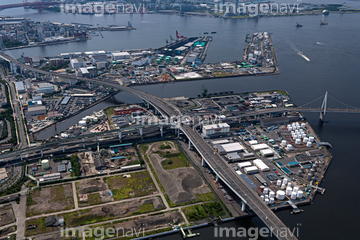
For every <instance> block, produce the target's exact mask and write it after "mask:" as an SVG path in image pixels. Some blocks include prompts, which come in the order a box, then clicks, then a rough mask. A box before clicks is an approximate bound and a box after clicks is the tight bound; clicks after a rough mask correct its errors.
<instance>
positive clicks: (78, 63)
mask: <svg viewBox="0 0 360 240" xmlns="http://www.w3.org/2000/svg"><path fill="white" fill-rule="evenodd" d="M70 65H71V67H72V68H73V69H77V68H81V67H86V64H85V61H84V59H82V58H73V59H71V60H70Z"/></svg>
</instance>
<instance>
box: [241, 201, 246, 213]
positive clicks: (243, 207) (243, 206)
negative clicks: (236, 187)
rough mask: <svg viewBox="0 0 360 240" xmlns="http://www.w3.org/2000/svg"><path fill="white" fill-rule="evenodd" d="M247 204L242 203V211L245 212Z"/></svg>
mask: <svg viewBox="0 0 360 240" xmlns="http://www.w3.org/2000/svg"><path fill="white" fill-rule="evenodd" d="M245 206H246V205H245V203H244V202H241V211H243V212H245Z"/></svg>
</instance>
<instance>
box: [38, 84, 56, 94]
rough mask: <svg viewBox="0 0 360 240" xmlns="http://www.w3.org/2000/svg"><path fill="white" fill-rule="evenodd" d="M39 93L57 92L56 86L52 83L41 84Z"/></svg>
mask: <svg viewBox="0 0 360 240" xmlns="http://www.w3.org/2000/svg"><path fill="white" fill-rule="evenodd" d="M36 92H37V93H43V94H50V93H53V92H55V87H54V85H52V84H50V83H39V88H38V90H36Z"/></svg>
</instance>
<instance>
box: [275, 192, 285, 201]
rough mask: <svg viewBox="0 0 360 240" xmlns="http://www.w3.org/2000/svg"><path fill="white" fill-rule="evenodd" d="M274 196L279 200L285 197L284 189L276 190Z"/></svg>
mask: <svg viewBox="0 0 360 240" xmlns="http://www.w3.org/2000/svg"><path fill="white" fill-rule="evenodd" d="M276 198H277V199H279V200H284V198H285V192H284V191H281V190H279V191H277V192H276Z"/></svg>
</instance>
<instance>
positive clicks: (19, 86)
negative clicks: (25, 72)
mask: <svg viewBox="0 0 360 240" xmlns="http://www.w3.org/2000/svg"><path fill="white" fill-rule="evenodd" d="M15 86H16V90H17V92H18V93H26V89H25V86H24V83H23V82H22V81H19V82H15Z"/></svg>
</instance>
